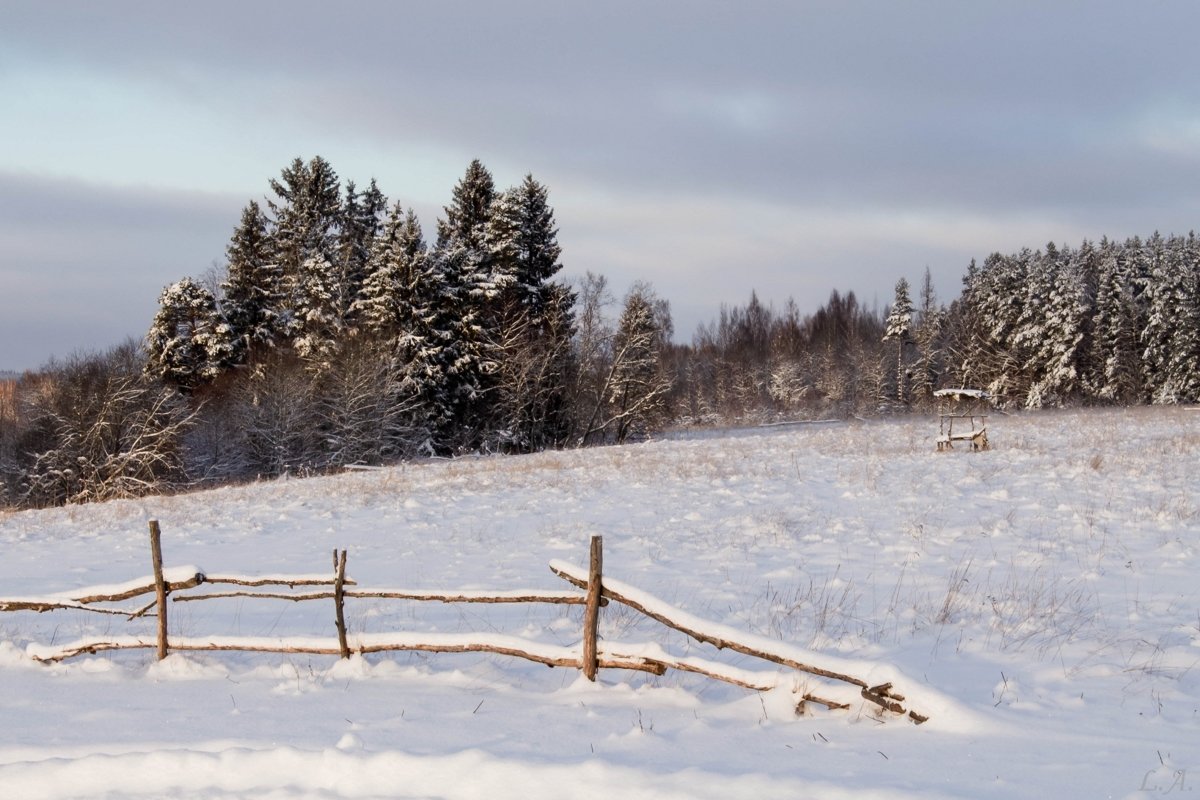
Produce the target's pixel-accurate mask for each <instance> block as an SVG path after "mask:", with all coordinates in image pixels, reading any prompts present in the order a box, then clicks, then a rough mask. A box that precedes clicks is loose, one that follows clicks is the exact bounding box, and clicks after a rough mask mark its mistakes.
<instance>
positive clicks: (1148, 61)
mask: <svg viewBox="0 0 1200 800" xmlns="http://www.w3.org/2000/svg"><path fill="white" fill-rule="evenodd" d="M10 5H11V6H12V7H11V8H8V9H6V20H5V26H4V29H3V31H0V70H9V71H12V70H16V71H20V70H42V71H45V72H46V73H47V74H49V73H52V72H53V71H54V70H74V71H76V72H80V73H85V74H88V75H91V76H94V77H95V79H96V80H103V81H112V82H117V83H121V84H125V85H136V86H139V87H146V88H147V90H148V91H149V92H150V93H151V94H158V95H161V96H165V97H170V98H173V99H174V100H175V101H177V102H179V103H181V104H184V105H186V106H187V107H189V108H194V109H196V110H197V113H207V114H211V115H212V118H213V119H215V120H218V121H219V124H221V125H226V126H229V127H230V128H231V129H232V130H234V131H235V132H236V135H240V136H243V137H244V138H245V139H247V140H251V139H252V140H256V141H261V140H264V139H266V138H268V137H275V138H277V139H279V142H278V151H279V152H281V153H283V154H285V155H284V156H283V158H282V159H281V160H280V163H264V164H261V165H260V167H259V171H258V173H257V174H254V175H248V176H246V178H245V179H244V181H241V182H239V183H238V185H237V186H236V187H231V188H230V194H231V195H232V194H239V193H241V192H242V191H243V189H242V188H241V187H244V186H251V187H262V188H263V189H265V182H266V178H267V177H269V176H270V175H272V174H274V173H275V172H276V171H277V170H278V169H279V167H280V166H282V164H283V163H285V161H286V159H287V158H290V157H291V156H292V155H312V154H313V153H312V152H305V151H304V149H303V148H304V147H308V146H309V145H310V144H312V143H314V142H315V143H317V144H321V143H324V144H325V145H327V148H326V149H323V150H322V151H321V152H322V153H323V154H325V155H327V156H329V157H331V158H332V159H333V163H334V166H335V168H338V169H339V170H342V169H345V167H344V166H342V165H340V164H339V163H338V160H337V159H336V158H334V157H333V154H334V153H337V152H355V151H356V150H361V151H363V152H367V151H369V152H372V153H378V154H380V158H382V159H383V160H384V161H385V162H386V161H387V160H388V159H389V157H392V158H395V159H396V160H400V155H401V154H405V153H411V152H422V153H423V152H426V151H427V150H429V149H436V150H437V151H438V152H439V153H442V154H443V156H445V157H447V158H452V159H459V162H458V163H457V165H456V167H455V169H457V170H459V171H461V167H462V166H465V164H466V162H467V160H469V159H470V158H472V157H480V158H482V159H483V160H484V161H485V163H488V164H489V166H493V168H494V169H495V168H497V166H501V167H502V169H500V170H498V172H499V171H508V172H512V173H513V174H512V175H509V176H507V177H505V178H503V180H516V179H517V178H518V177H519V174H520V173H521V172H524V171H526V170H528V171H532V172H533V173H534V174H535V175H537V176H538V177H539V178H541V179H543V180H545V181H546V182H548V183H549V184H550V187H551V189H552V193H553V194H552V200H553V202H554V203H555V206H556V209H557V210H558V215H559V220H560V224H561V226H562V239H563V245H564V248H565V254H564V257H565V259H566V261H567V264H568V268H569V269H571V270H574V271H576V272H581V271H583V270H584V269H592V270H598V271H602V272H606V273H608V274H610V277H612V278H613V283H614V285H617V286H620V285H622V284H624V283H627V282H628V280H632V279H634V278H646V279H649V280H651V281H653V282H654V283H655V284H656V285H657V286H658V288H659V290H660V292H661V293H662V294H663V295H665V296H667V297H668V298H670V299H671V300H672V301H673V304H674V306H675V307H676V310H677V312H678V315H679V317H680V319H679V321H678V323H679V324H678V325H677V329H678V330H679V331H680V333H681V334H683V335H685V336H686V334H687V333H688V332H690V330H691V329H693V328H694V326H695V324H696V322H698V321H700V320H702V319H705V318H708V317H711V316H712V315H713V314H714V313H715V311H716V308H717V306H718V305H719V304H720V303H721V302H722V301H726V302H728V301H737V302H740V301H742V300H744V298H745V297H747V296H748V295H749V292H750V290H751V289H752V288H757V289H758V290H759V292H760V295H762V296H764V297H773V298H774V299H775V300H776V301H777V302H780V303H781V302H782V301H783V300H784V299H785V297H786V296H787V295H788V294H795V295H796V296H797V300H799V301H800V302H801V305H802V307H805V308H812V307H813V306H815V304H816V303H818V302H820V301H822V300H823V299H824V298H825V297H826V296H827V295H828V291H829V290H830V289H832V288H834V286H837V287H838V288H841V289H855V290H857V291H858V293H859V294H860V296H862V297H863V298H864V300H867V301H870V299H871V298H872V297H874V296H878V297H879V298H880V302H881V303H882V302H886V301H887V299H888V297H889V295H890V291H891V287H892V285H893V284H894V282H895V279H896V278H897V277H898V276H899V275H901V274H905V275H908V276H909V277H910V278H913V279H916V278H917V277H919V275H920V273H921V271H923V269H924V268H925V266H926V265H928V266H930V267H931V269H932V270H933V271H934V275H935V278H936V279H937V281H938V284H939V288H940V290H941V293H942V294H943V297H944V298H945V299H947V300H948V299H950V298H951V297H952V296H953V295H954V293H955V292H956V290H957V287H958V278H959V276H960V275H961V273H962V271H963V270H964V269H965V265H966V263H967V261H968V260H969V259H970V258H971V257H977V258H982V257H983V256H985V255H986V254H987V253H988V252H989V251H991V250H997V249H998V250H1014V249H1017V248H1020V247H1022V246H1035V247H1036V246H1039V245H1041V244H1044V243H1045V242H1046V241H1048V240H1050V239H1054V240H1056V241H1066V242H1068V243H1072V244H1074V243H1077V242H1078V240H1079V239H1081V238H1083V237H1085V236H1086V237H1090V238H1098V237H1100V236H1101V235H1105V234H1107V235H1109V236H1112V237H1117V238H1123V237H1125V236H1129V235H1134V234H1145V233H1148V232H1149V231H1152V230H1154V229H1161V230H1163V231H1176V232H1184V231H1186V230H1188V229H1190V228H1192V227H1193V226H1194V224H1195V223H1194V217H1195V215H1196V209H1197V207H1198V201H1200V196H1198V192H1200V189H1198V188H1197V187H1200V181H1198V180H1197V177H1200V176H1198V174H1197V173H1198V171H1200V83H1197V82H1196V81H1195V80H1194V76H1195V75H1196V74H1200V51H1198V50H1197V48H1195V46H1194V43H1193V38H1194V31H1195V30H1196V29H1197V23H1200V7H1197V6H1195V4H1194V3H1191V2H1155V3H1153V4H1106V5H1103V6H1100V5H1097V4H1094V3H1084V2H1066V1H1065V0H1064V1H1061V2H1053V3H1024V2H1011V0H1010V1H1009V2H971V3H963V2H960V1H959V0H942V2H918V3H894V2H886V1H884V0H878V1H877V2H856V3H847V2H833V1H832V0H830V2H804V3H794V2H748V3H739V4H730V3H717V2H699V3H697V2H656V3H632V2H614V3H603V4H594V3H591V4H583V3H562V2H533V1H532V0H526V2H518V3H503V4H497V3H480V2H458V3H455V2H447V3H439V4H436V6H435V5H434V4H401V3H389V2H360V3H354V4H349V5H348V7H344V8H339V9H337V10H333V9H331V8H330V7H329V5H328V4H326V3H316V2H289V3H283V2H277V3H265V2H258V3H245V2H233V1H232V0H218V1H217V2H207V3H202V4H189V5H187V6H180V5H179V4H171V3H159V2H137V3H133V2H126V3H105V4H95V3H88V2H74V3H71V2H63V3H52V4H46V3H17V4H10ZM80 135H81V136H86V131H82V132H81V133H80ZM234 141H235V143H236V139H235V140H234ZM301 142H303V145H302V144H301ZM157 144H158V145H159V146H166V145H167V144H168V143H162V142H159V143H157ZM170 144H174V143H170ZM178 146H179V148H180V153H179V158H180V159H188V158H191V157H194V154H195V153H197V152H199V151H200V148H198V147H197V146H195V145H194V144H190V143H188V142H187V141H181V142H179V143H178ZM205 157H211V155H210V154H206V155H205ZM439 169H440V170H441V172H439V173H438V174H439V175H440V174H444V178H439V180H442V181H444V186H442V187H441V189H440V191H442V192H443V197H445V196H448V194H449V190H450V187H451V186H452V184H453V181H454V180H455V179H456V178H457V174H454V173H452V172H450V171H446V170H445V169H443V168H441V167H439ZM380 171H381V172H382V173H389V172H390V170H389V168H388V165H387V164H386V163H385V164H383V165H382V166H381V168H380ZM347 177H354V178H355V179H356V180H359V181H362V180H365V179H366V178H367V177H369V176H368V175H347ZM403 184H404V178H403V176H400V178H399V180H398V181H397V182H396V185H391V186H389V185H384V186H383V189H384V190H385V191H387V192H395V193H397V199H401V200H403V201H404V202H406V203H408V202H412V200H411V199H410V198H409V197H408V195H406V193H408V192H410V190H411V187H408V186H405V185H403ZM187 188H188V187H180V189H181V192H182V193H181V195H180V197H183V196H185V195H186V194H187V192H186V190H187ZM259 193H260V192H251V193H250V194H253V195H254V196H257V195H258V194H259ZM241 199H243V200H244V198H241ZM422 202H424V203H425V206H424V207H421V203H422ZM168 205H169V204H168ZM185 205H186V203H185ZM92 206H93V209H92V210H93V211H94V213H95V214H96V216H93V217H91V218H90V220H91V221H90V222H89V223H88V224H90V225H92V226H93V228H94V231H93V233H94V236H95V237H97V238H100V239H103V236H104V234H103V233H102V232H101V229H102V228H104V227H106V226H107V227H109V228H111V229H112V230H116V231H123V232H132V233H135V234H136V236H135V238H132V239H131V238H128V237H127V236H126V235H125V233H122V234H118V235H119V236H121V237H122V238H123V241H125V243H126V244H127V245H128V246H129V248H132V247H134V246H138V247H141V246H143V245H144V247H145V248H146V251H147V253H150V252H153V253H154V255H153V256H150V255H148V254H141V255H139V256H133V255H130V254H129V253H128V250H127V251H126V257H127V258H143V259H145V260H146V261H147V262H149V261H156V260H161V259H164V258H167V257H168V256H169V253H170V247H169V245H168V244H167V240H168V239H170V238H173V237H176V236H177V237H179V241H181V242H186V241H187V240H188V238H189V237H191V238H192V239H193V240H203V241H204V242H206V243H207V244H205V245H197V244H195V242H193V243H192V244H181V245H180V247H179V248H177V249H176V251H175V257H174V261H175V265H173V267H172V268H171V269H170V270H169V273H170V275H169V276H168V279H173V277H175V276H177V275H178V274H187V273H189V272H195V271H197V270H200V269H203V267H204V265H206V264H207V263H208V261H209V260H211V258H213V257H215V256H218V255H219V252H217V253H212V252H206V253H204V254H203V255H201V254H200V253H199V252H198V251H200V250H203V249H205V247H208V248H209V249H211V247H212V245H211V242H212V241H213V240H214V239H216V238H217V237H216V234H215V233H211V234H210V233H206V234H204V235H201V234H200V233H199V232H198V231H199V228H191V229H186V226H187V225H188V224H189V223H188V220H189V217H188V215H187V214H186V213H182V212H181V213H179V214H174V212H164V213H168V217H169V218H165V219H162V220H160V221H158V222H154V223H153V225H154V227H155V228H156V229H158V232H156V233H154V234H151V233H149V232H146V231H142V232H140V233H137V231H138V230H139V227H147V226H149V225H150V222H149V221H146V222H144V223H143V224H142V225H141V226H139V225H138V224H137V223H135V222H134V221H132V220H131V219H129V218H127V217H125V216H123V212H122V206H121V204H120V203H118V204H117V205H116V206H107V205H106V204H105V203H103V202H96V203H93V204H92ZM418 210H420V211H421V212H422V217H423V221H424V223H425V225H426V227H427V228H428V229H432V225H433V219H432V218H431V217H432V216H433V214H434V213H435V212H436V210H437V207H436V206H435V205H433V204H432V202H431V201H430V199H429V197H428V196H427V192H426V195H425V196H423V197H421V198H419V199H418ZM79 211H80V213H81V214H87V213H91V212H90V211H89V210H88V209H87V208H80V209H79ZM0 213H3V214H4V215H5V216H4V218H3V219H0V226H2V230H3V231H5V232H6V234H5V235H6V236H13V235H15V234H14V233H12V231H13V230H14V229H19V228H20V225H19V224H18V222H17V217H16V215H17V214H19V213H20V211H19V210H10V209H8V208H5V209H4V210H3V211H2V212H0ZM235 214H236V209H234V211H233V212H231V213H223V214H214V216H220V217H221V219H220V221H219V223H218V221H217V220H215V219H214V220H213V221H212V222H211V225H212V227H213V228H214V229H217V228H219V229H220V234H221V236H220V239H219V241H220V242H221V244H222V246H223V241H224V238H225V237H227V235H228V232H229V230H230V229H231V227H232V224H233V223H234V222H235V221H236V217H235ZM10 215H11V216H10ZM176 223H181V224H183V225H184V227H183V228H180V227H176ZM701 226H703V227H701ZM189 230H190V231H191V232H190V233H189V232H188V231H189ZM13 246H14V247H15V248H17V249H18V250H21V248H28V247H29V245H28V244H27V243H25V244H22V243H21V242H16V243H14V245H13ZM705 309H707V310H705ZM0 363H2V359H0Z"/></svg>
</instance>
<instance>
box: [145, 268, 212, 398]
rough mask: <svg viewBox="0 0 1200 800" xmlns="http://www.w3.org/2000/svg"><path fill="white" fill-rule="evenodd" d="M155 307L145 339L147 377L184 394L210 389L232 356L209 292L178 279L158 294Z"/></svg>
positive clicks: (192, 281)
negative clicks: (205, 385) (156, 306)
mask: <svg viewBox="0 0 1200 800" xmlns="http://www.w3.org/2000/svg"><path fill="white" fill-rule="evenodd" d="M158 302H159V309H158V313H156V314H155V315H154V320H153V321H152V322H151V325H150V330H149V331H148V332H147V333H146V339H145V343H146V355H147V364H146V370H147V372H148V373H149V374H151V375H154V376H155V377H157V378H158V379H160V380H161V381H163V382H164V383H168V384H171V385H173V386H176V387H178V388H179V389H180V390H181V391H184V392H190V391H192V390H194V389H196V388H197V387H199V386H201V385H203V384H206V383H211V382H212V381H213V380H215V379H216V378H217V376H218V375H220V374H221V372H222V370H224V369H225V368H226V367H228V366H229V364H230V363H231V361H232V358H233V353H234V348H233V344H232V335H231V331H230V329H229V326H228V325H227V324H226V323H225V322H224V321H223V320H222V319H221V316H220V315H219V314H218V313H217V303H216V300H215V299H214V298H213V295H212V292H210V291H208V290H207V289H205V288H204V287H202V286H200V285H199V284H198V283H196V282H195V281H194V280H192V279H191V278H184V279H183V280H181V281H178V282H176V283H173V284H171V285H170V286H168V287H166V288H165V289H163V291H162V294H161V295H159V299H158Z"/></svg>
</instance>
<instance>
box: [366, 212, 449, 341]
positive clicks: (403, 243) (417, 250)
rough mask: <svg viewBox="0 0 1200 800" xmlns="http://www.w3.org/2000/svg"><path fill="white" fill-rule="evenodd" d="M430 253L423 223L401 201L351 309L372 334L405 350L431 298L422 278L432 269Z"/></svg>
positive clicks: (376, 247) (377, 241) (385, 227)
mask: <svg viewBox="0 0 1200 800" xmlns="http://www.w3.org/2000/svg"><path fill="white" fill-rule="evenodd" d="M428 268H429V264H428V252H427V248H426V246H425V239H424V236H423V235H422V232H421V224H420V222H419V221H418V220H417V216H416V214H414V213H413V211H412V209H409V210H408V211H407V212H405V211H404V209H403V208H401V206H400V204H399V203H397V204H396V205H395V206H393V207H392V210H391V212H390V213H389V214H388V218H387V221H386V222H385V223H384V225H383V230H382V232H381V233H380V234H379V236H378V237H377V238H376V239H375V242H374V246H373V247H372V248H371V254H370V257H369V259H368V263H367V277H366V278H365V280H364V281H363V286H362V290H361V291H360V293H359V295H360V296H359V299H358V300H357V301H356V302H355V303H354V306H353V313H354V315H355V317H357V318H358V320H359V322H360V325H361V326H362V328H363V330H364V331H365V332H367V333H368V334H369V335H370V336H371V337H373V338H375V339H379V340H387V341H388V342H390V343H391V349H392V350H394V351H398V350H400V349H401V340H402V339H403V338H405V337H408V336H410V335H411V333H412V331H413V330H414V328H415V327H416V326H417V324H418V322H419V320H420V317H421V316H422V314H424V313H425V312H426V309H427V306H428V305H429V303H430V302H431V301H432V298H430V297H426V296H422V292H421V277H422V274H423V273H424V272H425V271H426V270H428Z"/></svg>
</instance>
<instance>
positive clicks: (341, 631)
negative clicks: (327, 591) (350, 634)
mask: <svg viewBox="0 0 1200 800" xmlns="http://www.w3.org/2000/svg"><path fill="white" fill-rule="evenodd" d="M333 568H334V569H335V570H336V574H335V576H334V579H333V603H334V605H335V606H336V608H337V612H336V613H337V617H336V622H337V633H338V649H339V650H340V651H341V654H342V658H349V657H350V645H349V643H348V642H347V641H346V612H345V601H346V551H345V550H343V551H342V555H341V558H338V551H337V550H336V549H335V550H334V551H333Z"/></svg>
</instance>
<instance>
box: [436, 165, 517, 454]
mask: <svg viewBox="0 0 1200 800" xmlns="http://www.w3.org/2000/svg"><path fill="white" fill-rule="evenodd" d="M495 198H496V191H495V185H494V183H493V180H492V175H491V173H490V172H488V171H487V169H486V168H485V167H484V166H483V164H482V163H480V162H479V161H478V160H475V161H472V162H471V163H470V165H469V166H468V167H467V171H466V173H465V174H464V175H463V177H462V178H461V179H460V180H459V182H458V183H457V184H456V185H455V187H454V191H453V194H452V197H451V202H450V204H449V205H447V206H446V207H445V209H444V211H445V218H444V219H440V220H438V239H437V246H436V247H435V248H434V251H433V253H432V269H433V271H434V272H436V279H435V283H436V285H437V288H438V292H439V296H438V297H437V298H436V300H435V301H434V302H435V303H436V309H435V310H436V314H435V315H434V317H433V319H432V335H433V337H434V339H436V340H437V342H438V350H439V352H440V356H439V360H440V361H441V363H442V365H443V369H444V377H445V390H444V392H443V399H442V402H443V403H444V404H445V405H444V410H445V416H444V419H445V423H444V424H443V425H442V426H441V430H440V432H439V439H440V440H441V442H442V444H441V445H440V446H441V447H442V448H443V449H447V448H448V449H451V450H471V449H475V448H477V447H478V446H480V444H481V443H482V442H483V440H484V439H485V438H486V437H487V432H488V431H489V430H490V429H491V427H492V425H493V420H492V419H491V415H490V412H491V410H492V409H491V408H490V403H489V395H490V394H491V392H492V389H493V388H494V386H495V384H494V380H493V379H494V376H495V373H496V371H497V363H496V353H495V352H494V349H493V347H492V344H491V343H493V342H495V341H496V340H497V339H498V338H499V331H498V328H499V324H498V319H499V308H500V298H501V295H502V293H503V289H504V286H505V276H502V275H497V274H496V273H495V272H494V270H493V268H492V266H493V265H492V259H491V257H490V253H489V250H488V246H487V229H488V223H489V221H490V219H491V214H492V205H493V202H494V201H495Z"/></svg>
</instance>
